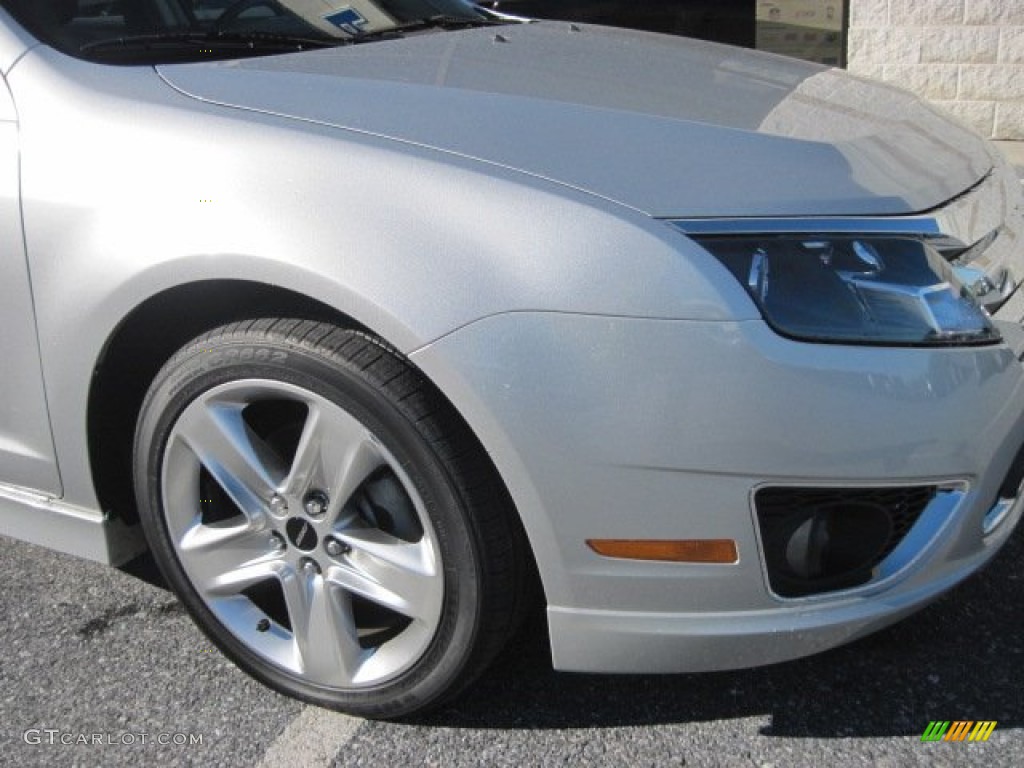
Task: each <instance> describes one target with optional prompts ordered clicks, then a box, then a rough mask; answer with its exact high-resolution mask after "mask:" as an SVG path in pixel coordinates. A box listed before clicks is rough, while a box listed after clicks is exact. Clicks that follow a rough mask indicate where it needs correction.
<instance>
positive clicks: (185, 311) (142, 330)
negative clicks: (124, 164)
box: [87, 280, 365, 523]
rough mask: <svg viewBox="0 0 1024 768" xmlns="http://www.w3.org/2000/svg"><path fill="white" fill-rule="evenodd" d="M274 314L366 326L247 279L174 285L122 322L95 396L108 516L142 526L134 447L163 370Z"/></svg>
mask: <svg viewBox="0 0 1024 768" xmlns="http://www.w3.org/2000/svg"><path fill="white" fill-rule="evenodd" d="M274 315H281V316H288V317H298V318H302V319H308V320H319V321H325V322H330V323H333V324H335V325H339V326H342V327H345V328H362V326H360V325H359V324H358V323H356V322H355V321H354V320H353V319H352V318H350V317H348V316H346V315H344V314H343V313H341V312H338V311H337V310H336V309H334V308H332V307H330V306H328V305H326V304H323V303H321V302H318V301H316V300H314V299H311V298H309V297H308V296H304V295H302V294H298V293H294V292H292V291H288V290H285V289H283V288H278V287H275V286H269V285H265V284H263V283H254V282H248V281H241V280H237V281H236V280H208V281H202V282H197V283H189V284H187V285H181V286H176V287H174V288H171V289H169V290H167V291H164V292H163V293H160V294H157V295H156V296H153V297H151V298H149V299H148V300H146V301H145V302H144V303H143V304H141V305H140V306H138V307H136V308H135V309H134V310H133V311H132V312H131V314H129V315H128V316H127V317H125V318H124V320H122V321H121V323H120V325H119V326H118V327H117V329H116V330H115V332H114V334H113V336H112V337H111V338H110V339H109V340H108V341H107V344H106V346H105V348H104V350H103V353H102V354H101V356H100V360H99V362H98V364H97V366H96V369H95V370H94V372H93V379H92V385H91V387H90V391H89V410H88V417H87V419H88V436H89V462H90V466H91V467H92V476H93V483H94V486H95V490H96V496H97V499H98V501H99V504H100V508H101V509H102V510H103V511H104V512H105V513H107V514H111V515H113V516H115V517H119V518H121V519H122V520H124V521H125V522H128V523H135V522H137V520H138V514H137V512H136V509H135V495H134V491H133V484H132V442H133V439H134V435H135V422H136V420H137V419H138V415H139V410H140V408H141V407H142V401H143V399H144V398H145V396H146V391H147V390H148V389H149V385H150V383H151V382H152V381H153V378H154V377H155V376H156V374H157V371H159V370H160V368H161V366H163V364H164V363H165V362H167V360H168V359H169V358H170V357H171V355H173V354H174V353H175V352H176V351H177V350H178V349H179V348H181V346H182V345H184V344H185V343H186V342H187V341H189V340H190V339H193V338H195V337H196V336H198V335H199V334H201V333H203V332H204V331H208V330H210V329H211V328H215V327H217V326H218V325H223V324H225V323H230V322H233V321H238V320H245V319H249V318H256V317H261V316H274ZM363 330H365V329H363Z"/></svg>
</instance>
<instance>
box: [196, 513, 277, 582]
mask: <svg viewBox="0 0 1024 768" xmlns="http://www.w3.org/2000/svg"><path fill="white" fill-rule="evenodd" d="M178 552H179V553H180V556H181V559H182V564H183V565H184V566H185V569H186V570H187V571H188V573H189V576H191V578H192V581H193V582H194V583H195V584H196V586H197V587H199V588H200V589H201V590H204V591H206V592H209V593H210V594H217V595H228V594H235V593H238V592H241V591H242V590H244V589H246V588H247V587H250V586H252V585H253V584H256V583H258V582H260V581H265V580H266V579H268V578H271V577H273V576H275V575H276V572H277V570H278V569H279V568H281V566H282V563H281V561H280V559H279V557H278V554H277V553H276V552H275V551H274V548H273V546H272V545H271V542H270V536H269V535H268V534H267V533H265V532H262V531H258V530H255V529H254V527H253V526H251V525H247V524H246V525H234V526H222V525H203V524H202V523H201V522H200V521H197V522H196V523H195V525H193V526H192V527H191V528H189V529H188V531H186V532H185V535H184V536H183V537H182V539H181V541H180V543H179V545H178Z"/></svg>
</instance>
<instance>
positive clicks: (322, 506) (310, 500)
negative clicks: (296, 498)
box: [302, 491, 329, 517]
mask: <svg viewBox="0 0 1024 768" xmlns="http://www.w3.org/2000/svg"><path fill="white" fill-rule="evenodd" d="M328 503H329V499H328V498H327V494H326V493H324V492H323V491H310V492H309V493H307V494H306V498H305V499H303V500H302V506H303V508H304V509H305V510H306V514H307V515H309V516H310V517H323V516H324V515H325V514H327V504H328Z"/></svg>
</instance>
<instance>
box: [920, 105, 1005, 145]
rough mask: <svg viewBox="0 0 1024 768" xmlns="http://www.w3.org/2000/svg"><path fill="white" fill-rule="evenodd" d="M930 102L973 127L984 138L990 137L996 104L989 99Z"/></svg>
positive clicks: (993, 125) (993, 124) (994, 120)
mask: <svg viewBox="0 0 1024 768" xmlns="http://www.w3.org/2000/svg"><path fill="white" fill-rule="evenodd" d="M932 104H934V105H935V106H937V107H939V108H941V109H944V110H945V111H947V112H949V113H950V114H951V115H953V117H955V118H957V119H958V120H960V121H961V122H963V123H966V124H967V125H968V126H970V127H971V128H973V129H974V130H975V131H977V132H978V133H980V134H981V135H982V136H985V137H986V138H988V137H991V136H992V133H993V128H994V127H995V122H996V105H995V103H994V102H991V101H933V102H932Z"/></svg>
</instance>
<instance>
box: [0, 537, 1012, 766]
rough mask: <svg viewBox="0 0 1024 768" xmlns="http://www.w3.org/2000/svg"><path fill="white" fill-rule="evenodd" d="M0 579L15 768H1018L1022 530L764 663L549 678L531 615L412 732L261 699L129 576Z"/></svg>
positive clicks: (5, 700) (160, 598) (56, 569)
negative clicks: (939, 738) (782, 658)
mask: <svg viewBox="0 0 1024 768" xmlns="http://www.w3.org/2000/svg"><path fill="white" fill-rule="evenodd" d="M0 585H2V587H0V622H2V624H3V627H4V631H3V635H2V637H3V641H4V642H3V652H2V653H0V765H2V766H12V768H13V767H14V766H17V767H19V768H22V767H24V768H29V767H31V766H72V765H74V766H100V765H102V766H137V765H143V764H148V765H159V766H164V765H174V766H177V765H182V766H185V765H196V766H245V767H246V768H248V767H249V766H258V767H261V768H278V767H283V766H288V767H289V768H303V766H315V767H316V768H325V767H326V766H329V765H333V766H338V767H342V766H345V767H347V766H381V767H387V768H393V767H394V766H410V767H411V766H444V767H445V768H448V767H457V766H482V765H485V766H565V765H586V766H615V768H621V767H622V766H623V765H628V766H630V767H631V768H632V767H633V766H694V765H697V766H701V765H709V766H710V765H716V766H717V765H723V766H733V765H736V766H759V767H760V768H768V766H779V767H781V766H798V767H799V766H807V767H808V768H810V767H811V766H813V767H814V768H818V767H819V766H822V765H829V764H834V765H843V766H847V765H853V766H857V765H864V766H869V765H870V766H882V767H884V766H892V767H893V768H895V767H896V766H900V767H901V768H902V767H903V766H914V765H920V766H936V765H939V766H942V765H949V766H959V765H981V764H984V765H986V766H1020V765H1024V697H1022V696H1021V691H1022V690H1024V638H1022V632H1021V629H1022V623H1021V619H1022V617H1024V528H1021V529H1018V531H1017V532H1016V533H1015V534H1014V537H1013V539H1012V540H1011V542H1010V543H1009V545H1008V546H1007V547H1006V549H1004V551H1003V552H1001V553H1000V554H999V556H998V557H997V559H996V560H995V561H993V563H992V564H990V565H989V566H988V567H987V568H986V569H985V570H984V571H983V572H982V573H980V574H978V575H976V576H975V577H974V578H972V579H970V580H969V581H967V582H966V583H965V584H963V585H961V586H960V587H958V588H957V589H955V590H954V591H953V592H951V593H950V594H949V595H947V596H946V597H944V598H943V599H941V600H940V601H938V602H937V603H935V604H933V605H932V606H930V607H928V608H927V609H925V610H924V611H923V612H921V613H919V614H917V615H915V616H914V617H912V618H910V619H908V620H906V621H904V622H902V623H900V624H897V625H896V626H894V627H891V628H889V629H886V630H883V631H882V632H879V633H877V634H875V635H873V636H871V637H869V638H866V639H864V640H861V641H858V642H855V643H853V644H851V645H848V646H845V647H842V648H839V649H835V650H832V651H828V652H825V653H823V654H819V655H817V656H814V657H811V658H808V659H803V660H800V661H795V662H789V663H786V664H780V665H776V666H773V667H768V668H762V669H756V670H747V671H740V672H728V673H714V674H703V675H673V676H624V677H623V676H619V677H616V676H600V675H574V674H566V673H556V672H553V671H552V670H551V666H550V662H549V658H548V647H547V644H546V641H545V639H544V627H543V617H542V616H541V615H538V616H537V617H535V618H534V619H533V620H532V621H531V622H530V623H529V625H528V626H527V627H526V628H525V630H524V631H523V633H522V634H521V635H520V636H519V637H518V638H516V640H515V641H514V642H513V643H512V647H511V648H510V650H509V651H508V652H507V653H506V654H505V655H504V656H503V657H501V658H500V659H499V661H498V663H497V664H495V666H494V668H493V669H492V670H491V671H490V672H489V673H488V674H487V675H486V677H484V678H483V679H482V680H481V681H480V682H479V683H478V684H477V685H476V686H475V687H474V688H473V689H471V690H470V692H469V693H468V694H467V695H466V696H465V697H464V698H463V699H461V700H459V701H458V702H457V703H455V704H454V705H453V706H451V707H450V708H448V709H446V710H444V711H442V712H439V713H437V714H435V715H433V716H431V717H429V718H426V719H423V720H421V721H420V722H417V723H412V724H410V723H403V724H393V723H379V722H367V721H362V720H357V719H353V718H349V717H346V716H344V715H339V714H336V713H329V712H326V711H324V710H320V709H317V708H314V707H307V706H304V705H301V704H298V703H297V702H294V701H292V700H290V699H287V698H285V697H283V696H279V695H277V694H275V693H273V692H271V691H269V690H268V689H266V688H264V687H262V686H260V685H259V684H257V683H255V682H254V681H252V680H250V679H249V678H248V677H247V676H246V675H244V674H242V673H241V672H239V671H238V670H237V669H236V668H235V667H234V666H232V665H231V664H230V663H228V662H227V661H226V660H224V659H223V658H222V657H221V656H220V654H219V653H217V652H216V651H215V650H214V649H212V648H211V647H210V645H209V643H208V642H207V641H206V640H205V639H204V637H203V636H202V634H201V633H200V632H199V631H198V630H197V629H196V628H195V627H194V626H193V625H192V623H191V621H190V620H189V618H188V617H187V616H186V615H185V614H184V612H183V611H182V610H181V608H180V606H179V604H178V602H177V601H176V600H175V599H174V597H173V596H172V595H171V594H170V593H168V592H166V591H165V590H163V589H161V588H160V587H157V586H154V585H152V584H149V583H146V582H144V581H141V580H139V579H138V578H136V577H135V576H131V575H128V574H126V573H122V572H120V571H117V570H114V569H110V568H106V567H104V566H101V565H97V564H94V563H89V562H85V561H82V560H78V559H75V558H72V557H68V556H65V555H61V554H57V553H53V552H49V551H47V550H44V549H41V548H38V547H35V546H31V545H28V544H24V543H20V542H14V541H11V540H9V539H4V538H0ZM932 720H951V721H952V720H974V721H979V720H992V721H996V722H997V726H996V729H995V731H994V732H993V734H992V736H991V738H990V739H989V741H988V742H986V743H953V742H940V743H925V742H922V741H921V735H922V733H923V732H924V730H925V728H926V727H927V725H928V723H929V722H930V721H932ZM83 741H84V743H83ZM62 742H63V743H62Z"/></svg>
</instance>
